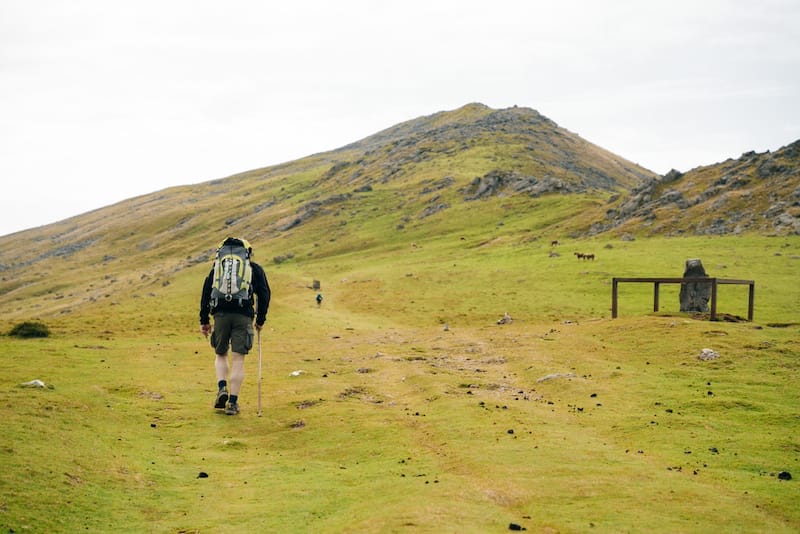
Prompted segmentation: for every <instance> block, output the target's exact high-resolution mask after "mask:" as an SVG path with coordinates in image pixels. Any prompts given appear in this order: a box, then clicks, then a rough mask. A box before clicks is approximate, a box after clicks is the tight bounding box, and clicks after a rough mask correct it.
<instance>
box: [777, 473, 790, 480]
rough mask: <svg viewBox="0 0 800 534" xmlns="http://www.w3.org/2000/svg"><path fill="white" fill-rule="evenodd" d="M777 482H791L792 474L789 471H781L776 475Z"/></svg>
mask: <svg viewBox="0 0 800 534" xmlns="http://www.w3.org/2000/svg"><path fill="white" fill-rule="evenodd" d="M778 480H792V474H791V473H790V472H789V471H781V472H780V473H778Z"/></svg>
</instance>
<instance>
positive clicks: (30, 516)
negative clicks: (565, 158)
mask: <svg viewBox="0 0 800 534" xmlns="http://www.w3.org/2000/svg"><path fill="white" fill-rule="evenodd" d="M510 226H511V223H509V226H503V227H499V228H501V229H506V230H509V227H510ZM502 234H503V232H501V231H500V230H498V231H497V235H488V236H483V238H482V239H473V238H471V237H470V236H467V237H466V239H464V240H462V239H460V237H456V235H450V236H438V237H437V236H433V237H431V238H430V239H427V240H417V241H415V245H416V246H412V245H411V244H410V243H406V244H405V245H404V246H403V247H402V248H399V247H400V243H399V242H398V243H397V246H396V247H394V248H393V247H391V246H389V247H387V249H386V250H384V251H383V252H382V253H381V252H380V251H379V250H376V251H375V254H372V255H370V261H369V262H368V263H367V262H364V261H363V256H361V255H358V254H356V253H352V254H349V255H348V254H336V255H331V256H326V257H320V258H317V259H315V258H314V256H313V255H312V256H311V257H310V258H305V259H303V260H302V261H293V262H288V263H284V264H281V265H277V266H275V265H268V271H269V273H270V277H271V282H272V286H273V289H274V292H275V301H274V306H273V309H272V312H271V318H270V322H269V328H268V330H267V332H266V333H265V336H264V371H265V372H264V382H263V386H264V398H263V401H264V406H265V413H264V416H263V417H262V418H257V417H256V416H255V413H254V412H255V404H256V398H255V397H256V380H255V377H256V371H257V365H256V358H251V359H250V363H249V364H248V371H249V376H248V381H247V383H246V386H245V391H244V393H243V397H244V398H243V406H244V413H243V414H242V415H241V417H239V418H226V417H225V416H218V415H217V414H215V413H213V410H211V408H210V402H211V397H212V396H213V375H212V368H211V362H212V360H211V355H210V349H209V348H208V347H207V346H206V343H205V342H204V341H203V340H202V338H201V337H200V336H199V335H198V334H196V333H195V327H196V325H195V322H196V318H195V316H196V312H195V307H196V303H195V300H196V298H195V297H196V294H195V293H196V290H197V287H198V285H199V283H200V280H201V279H202V276H203V275H204V273H205V270H206V268H207V265H198V266H196V267H193V268H190V269H187V270H184V271H180V272H178V273H177V274H176V275H175V276H174V277H172V278H170V283H169V284H167V285H161V284H159V285H158V288H154V289H153V291H152V292H151V293H149V294H142V295H140V296H139V297H138V298H135V297H130V296H126V295H118V297H117V299H118V302H117V303H116V304H113V303H112V304H103V303H100V304H98V305H97V306H96V307H84V308H81V309H79V310H76V311H74V312H73V313H72V314H71V315H70V314H67V315H70V316H67V315H61V316H54V317H52V318H50V319H48V323H49V324H50V325H51V327H52V328H53V330H54V332H55V335H54V336H53V337H52V338H50V339H46V340H30V341H18V340H12V339H9V338H3V340H2V343H3V345H4V347H3V348H4V353H5V354H6V355H7V357H6V358H4V359H3V360H2V363H0V366H2V376H3V377H4V379H5V383H6V388H4V390H3V393H2V395H3V397H4V398H3V402H2V405H3V406H4V408H3V420H4V422H5V426H6V432H5V433H4V436H3V438H2V446H0V454H1V455H2V456H0V458H2V465H3V468H4V469H3V470H4V473H5V476H4V477H3V479H2V482H0V495H2V497H1V498H0V510H2V515H0V518H2V522H3V525H4V526H5V527H7V528H9V529H14V530H15V531H17V532H19V531H25V530H26V529H29V530H31V531H75V530H83V529H84V528H88V529H89V530H92V531H110V530H115V531H119V530H121V531H126V530H127V531H130V532H140V531H142V530H152V531H158V532H180V531H189V532H192V531H201V532H203V531H208V530H223V531H226V529H230V531H235V530H271V531H286V530H293V531H307V532H320V531H323V532H340V531H365V532H392V531H399V530H407V529H411V530H414V531H421V532H434V531H442V530H445V531H465V532H486V531H501V530H505V529H507V527H508V524H509V523H511V522H514V523H518V524H521V525H523V526H526V527H527V528H528V529H529V530H531V531H552V532H555V531H558V532H578V531H584V530H586V529H588V528H591V526H592V525H594V527H595V529H596V530H598V531H605V532H619V531H626V530H638V531H641V530H652V531H662V532H667V531H669V532H674V531H684V532H703V531H708V530H709V529H712V528H722V529H723V530H740V531H751V532H755V531H763V529H765V528H768V529H769V530H771V531H776V532H780V531H786V532H790V531H795V530H797V528H798V527H800V515H798V514H797V511H796V507H795V506H794V503H795V502H796V498H797V496H798V492H797V490H796V488H795V484H796V482H795V481H789V482H783V481H779V480H777V478H776V476H775V474H776V473H777V472H778V471H781V470H788V471H790V472H793V473H797V472H800V469H798V452H800V442H798V441H797V437H796V436H797V435H798V433H797V430H798V426H800V425H799V424H798V421H797V417H796V414H797V408H798V405H799V404H798V400H800V399H798V394H797V392H796V391H795V390H794V388H793V387H791V384H794V383H795V382H796V380H797V379H798V365H797V362H796V359H797V354H798V350H799V349H800V347H798V344H797V342H796V339H797V338H798V336H797V333H798V327H797V326H790V327H786V328H774V327H764V326H763V325H764V324H766V323H777V322H780V323H797V322H798V321H800V317H798V315H797V306H796V304H797V302H798V290H797V289H796V287H795V286H794V285H792V283H791V281H792V280H793V279H795V278H796V273H797V266H796V262H797V261H798V260H797V259H796V258H793V257H792V256H793V255H795V256H796V253H797V250H798V247H800V242H798V241H797V239H796V238H770V239H766V238H742V237H739V238H715V239H700V238H697V239H652V240H639V241H633V242H613V243H612V247H613V248H610V249H609V248H604V247H605V245H606V244H607V243H606V242H604V241H584V242H574V243H573V242H567V243H566V244H563V245H561V248H559V249H558V250H559V251H561V253H562V254H561V256H558V257H551V256H550V254H549V252H550V247H549V243H548V245H547V246H545V245H544V244H543V243H541V242H539V241H533V242H530V243H524V242H522V241H520V240H512V239H510V238H508V242H504V236H503V235H502ZM320 248H322V247H320ZM572 248H578V249H579V250H587V251H588V250H593V251H597V253H598V254H599V259H598V261H596V262H595V263H580V262H578V261H577V260H576V259H574V257H571V255H570V254H569V251H570V250H572ZM778 254H780V255H778ZM320 256H322V255H321V254H320ZM695 256H698V257H701V258H703V259H704V261H705V264H706V266H707V269H708V270H709V271H710V272H712V274H717V273H716V271H717V270H718V269H720V270H723V271H724V272H725V273H726V275H727V274H728V273H729V274H730V276H732V277H751V276H752V277H753V278H755V279H756V280H757V300H756V319H757V322H756V324H755V325H753V324H747V323H709V322H704V321H696V320H692V319H689V318H687V317H685V316H682V315H680V314H677V313H675V312H676V308H677V297H675V299H674V300H675V302H671V301H670V298H668V297H667V296H665V295H662V303H663V309H664V312H665V313H664V314H662V315H659V316H651V315H647V310H648V308H649V305H650V302H649V298H650V295H649V291H643V292H642V294H641V295H636V294H634V293H633V292H631V293H629V294H626V295H625V296H624V299H623V304H622V309H623V317H622V318H620V319H617V320H613V321H612V320H610V319H609V318H608V317H609V313H608V306H609V299H610V289H609V285H608V282H609V277H610V276H611V275H615V274H619V275H627V274H634V273H641V272H642V271H643V270H645V269H647V271H648V274H665V275H674V272H675V271H676V270H680V268H681V267H682V262H683V260H684V259H685V257H695ZM654 257H659V258H664V259H663V262H659V263H660V264H662V263H663V265H664V267H663V268H659V269H654V268H652V263H653V262H652V258H654ZM648 265H649V266H651V267H646V266H648ZM723 265H725V267H722V266H723ZM312 279H319V280H321V281H322V284H323V293H324V295H325V297H326V300H325V302H324V304H323V306H322V308H320V309H317V308H316V305H315V304H314V303H313V296H314V294H315V293H314V292H313V291H311V290H310V289H309V288H308V287H307V286H309V285H310V282H311V280H312ZM728 289H734V290H735V288H727V287H726V288H724V290H725V293H722V292H721V301H722V304H721V311H724V312H729V313H734V314H739V315H742V314H743V305H744V301H745V295H736V296H733V295H731V296H730V297H728V295H727V290H728ZM504 311H509V312H510V313H511V314H512V316H514V317H515V318H516V320H515V322H514V323H513V324H511V325H506V326H499V325H495V324H494V321H495V320H496V319H497V318H499V317H500V316H501V315H502V313H503V312H504ZM443 323H447V324H448V325H449V330H448V331H445V330H444V328H443V326H442V324H443ZM754 327H758V328H754ZM707 346H710V347H712V348H714V349H715V350H718V351H719V352H720V354H721V358H720V359H719V360H718V361H715V362H705V363H704V362H700V361H699V360H697V358H696V356H697V354H698V353H699V350H700V349H701V348H704V347H707ZM295 370H302V371H303V374H301V375H300V376H297V377H292V376H290V374H291V372H292V371H295ZM552 373H562V374H563V373H572V374H574V375H575V376H574V377H572V378H561V379H554V380H551V381H545V382H537V380H538V379H540V378H542V377H544V376H546V375H548V374H552ZM33 378H40V379H42V380H44V381H45V382H47V383H51V384H53V385H54V386H55V388H54V389H46V390H28V389H21V388H15V387H14V385H15V384H19V383H21V382H24V381H27V380H31V379H33ZM709 392H711V393H709ZM511 431H513V433H511ZM712 448H716V450H717V451H718V452H712ZM201 471H204V472H207V473H208V474H209V477H208V478H197V476H198V473H199V472H201ZM223 503H224V505H223ZM412 527H413V528H412Z"/></svg>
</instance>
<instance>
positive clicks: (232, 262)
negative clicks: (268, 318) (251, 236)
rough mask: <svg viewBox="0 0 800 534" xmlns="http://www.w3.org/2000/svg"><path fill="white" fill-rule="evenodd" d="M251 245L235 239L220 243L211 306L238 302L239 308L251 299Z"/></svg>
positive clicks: (215, 261)
mask: <svg viewBox="0 0 800 534" xmlns="http://www.w3.org/2000/svg"><path fill="white" fill-rule="evenodd" d="M251 250H252V248H251V247H250V243H248V242H247V240H245V239H237V238H233V237H229V238H227V239H226V240H225V241H223V242H222V243H220V245H219V247H218V248H217V253H216V256H215V258H214V274H213V280H212V281H211V306H212V307H213V308H216V307H217V306H218V305H219V304H220V302H221V301H225V302H238V303H239V306H244V304H245V303H246V302H247V301H248V300H249V299H250V284H251V282H252V275H253V271H252V268H251V267H250V251H251Z"/></svg>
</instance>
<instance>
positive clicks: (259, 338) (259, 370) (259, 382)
mask: <svg viewBox="0 0 800 534" xmlns="http://www.w3.org/2000/svg"><path fill="white" fill-rule="evenodd" d="M258 416H259V417H261V330H259V331H258Z"/></svg>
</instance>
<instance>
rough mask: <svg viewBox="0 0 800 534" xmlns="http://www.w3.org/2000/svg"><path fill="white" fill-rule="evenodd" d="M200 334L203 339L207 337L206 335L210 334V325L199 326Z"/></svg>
mask: <svg viewBox="0 0 800 534" xmlns="http://www.w3.org/2000/svg"><path fill="white" fill-rule="evenodd" d="M200 332H201V333H202V334H203V337H208V333H209V332H211V325H210V324H201V325H200Z"/></svg>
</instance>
